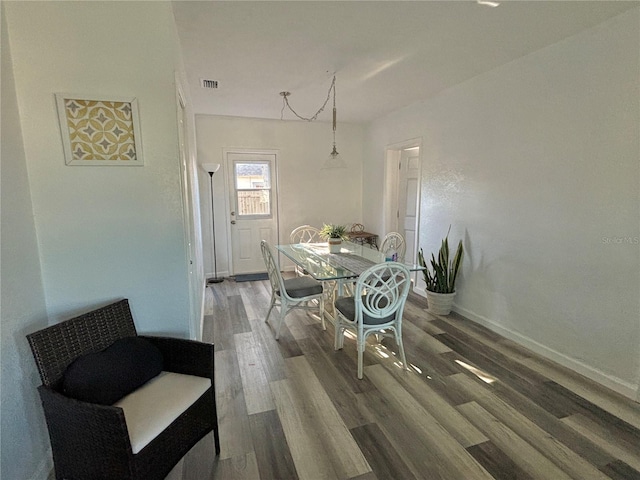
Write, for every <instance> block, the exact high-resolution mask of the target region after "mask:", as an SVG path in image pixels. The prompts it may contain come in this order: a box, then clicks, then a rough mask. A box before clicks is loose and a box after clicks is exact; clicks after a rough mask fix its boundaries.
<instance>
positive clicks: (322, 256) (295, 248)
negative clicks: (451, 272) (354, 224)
mask: <svg viewBox="0 0 640 480" xmlns="http://www.w3.org/2000/svg"><path fill="white" fill-rule="evenodd" d="M276 248H277V249H278V251H280V252H282V253H283V254H284V255H285V256H286V257H287V258H289V259H290V260H292V261H293V262H294V263H295V264H296V265H299V266H300V267H302V268H304V270H305V271H306V272H307V273H308V274H309V275H311V276H312V277H313V278H315V279H316V280H319V281H329V280H345V279H355V278H357V277H358V276H359V275H360V274H361V273H362V272H364V271H365V270H366V269H368V268H369V267H372V266H373V265H376V264H378V263H384V262H385V261H386V258H385V255H384V253H383V252H379V251H378V250H375V249H373V248H370V247H369V246H366V245H358V244H356V243H352V242H342V246H341V249H340V253H330V252H329V247H328V245H327V244H326V243H295V244H287V245H276ZM405 265H406V266H407V268H408V269H409V270H410V271H418V270H423V267H421V266H420V265H418V264H410V263H405Z"/></svg>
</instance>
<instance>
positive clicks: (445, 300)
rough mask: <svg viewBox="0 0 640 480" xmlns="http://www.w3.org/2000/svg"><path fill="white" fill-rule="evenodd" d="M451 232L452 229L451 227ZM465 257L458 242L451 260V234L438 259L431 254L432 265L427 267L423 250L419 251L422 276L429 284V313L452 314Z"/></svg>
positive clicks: (444, 242)
mask: <svg viewBox="0 0 640 480" xmlns="http://www.w3.org/2000/svg"><path fill="white" fill-rule="evenodd" d="M449 231H451V227H449ZM463 256H464V248H463V247H462V240H460V241H459V242H458V248H457V249H456V253H455V255H454V257H453V259H452V260H449V232H447V236H446V237H444V240H442V244H441V246H440V250H439V251H438V259H437V260H436V257H435V255H434V254H433V253H432V254H431V261H430V263H431V265H430V266H429V265H427V263H426V261H425V259H424V254H423V253H422V248H421V249H420V250H419V251H418V262H420V265H421V266H422V267H424V270H423V271H422V274H423V275H424V281H425V283H426V284H427V302H428V303H429V311H431V312H433V313H435V314H438V315H448V314H449V313H450V312H451V306H452V305H453V298H454V297H455V294H456V289H455V287H456V278H457V277H458V272H459V271H460V264H461V263H462V257H463Z"/></svg>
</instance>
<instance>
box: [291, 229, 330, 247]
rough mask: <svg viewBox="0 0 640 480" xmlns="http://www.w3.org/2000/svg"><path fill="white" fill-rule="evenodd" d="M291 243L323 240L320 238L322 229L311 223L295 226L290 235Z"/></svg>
mask: <svg viewBox="0 0 640 480" xmlns="http://www.w3.org/2000/svg"><path fill="white" fill-rule="evenodd" d="M289 241H290V243H319V242H321V241H322V239H321V238H320V230H318V229H317V228H316V227H312V226H311V225H301V226H299V227H296V228H294V229H293V230H292V231H291V235H289Z"/></svg>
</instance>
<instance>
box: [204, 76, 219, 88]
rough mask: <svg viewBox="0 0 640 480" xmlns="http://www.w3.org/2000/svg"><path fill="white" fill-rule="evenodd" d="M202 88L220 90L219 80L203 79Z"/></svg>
mask: <svg viewBox="0 0 640 480" xmlns="http://www.w3.org/2000/svg"><path fill="white" fill-rule="evenodd" d="M200 86H201V87H202V88H211V89H214V90H215V89H216V88H218V81H217V80H207V79H206V78H201V79H200Z"/></svg>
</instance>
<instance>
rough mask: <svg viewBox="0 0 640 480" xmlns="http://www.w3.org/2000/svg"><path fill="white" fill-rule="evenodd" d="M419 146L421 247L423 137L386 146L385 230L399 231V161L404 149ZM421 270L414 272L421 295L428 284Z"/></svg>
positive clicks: (418, 193) (414, 288)
mask: <svg viewBox="0 0 640 480" xmlns="http://www.w3.org/2000/svg"><path fill="white" fill-rule="evenodd" d="M414 147H418V148H419V149H420V153H419V155H418V159H419V162H418V192H417V198H416V202H417V206H416V234H415V245H416V246H417V247H419V240H420V224H421V222H420V207H421V195H422V163H423V159H424V147H423V142H422V137H416V138H411V139H408V140H404V141H402V142H397V143H392V144H390V145H387V146H386V147H385V152H384V188H383V193H382V194H383V215H384V217H383V221H382V224H383V226H384V230H385V231H386V232H389V231H398V222H399V218H398V216H397V212H398V208H399V202H398V194H399V192H398V181H399V179H400V176H399V174H398V171H399V162H400V157H401V155H402V150H406V149H408V148H414ZM419 273H420V272H415V273H413V275H412V276H413V279H414V283H413V290H414V291H415V292H417V293H419V294H421V295H423V296H424V295H425V293H424V289H425V287H426V284H425V283H424V280H423V278H422V275H421V274H420V275H419Z"/></svg>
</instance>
